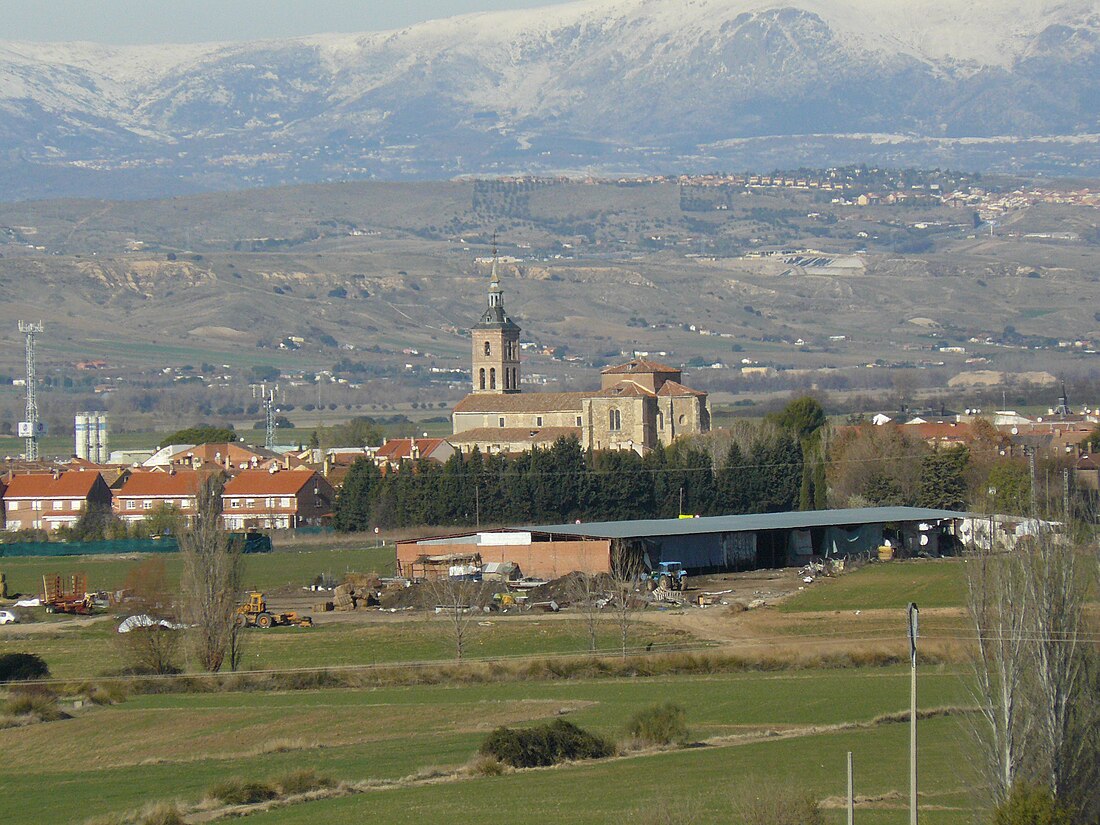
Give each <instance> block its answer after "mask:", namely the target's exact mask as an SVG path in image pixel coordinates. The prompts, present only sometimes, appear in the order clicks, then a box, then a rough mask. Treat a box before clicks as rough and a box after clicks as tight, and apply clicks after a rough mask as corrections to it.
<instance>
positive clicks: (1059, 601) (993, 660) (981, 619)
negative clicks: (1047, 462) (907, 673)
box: [968, 529, 1100, 822]
mask: <svg viewBox="0 0 1100 825" xmlns="http://www.w3.org/2000/svg"><path fill="white" fill-rule="evenodd" d="M1083 559H1084V554H1083V548H1082V547H1081V546H1080V545H1079V544H1076V543H1075V542H1073V541H1071V540H1070V538H1069V537H1068V535H1063V534H1060V533H1056V532H1054V531H1053V530H1050V529H1042V530H1040V531H1039V533H1038V534H1037V535H1034V536H1029V537H1027V541H1026V542H1021V543H1020V544H1019V545H1018V546H1017V547H1016V548H1014V549H1013V550H1011V551H1009V552H1004V553H999V554H994V553H990V552H987V551H976V552H975V554H974V555H973V556H972V557H971V558H970V560H969V562H968V585H969V608H970V615H971V618H972V621H973V624H974V628H975V631H976V636H977V643H976V646H975V651H976V655H975V675H976V679H975V694H976V699H977V701H978V705H979V708H980V710H981V716H982V719H981V724H978V725H976V726H975V729H974V731H975V733H976V734H977V738H978V741H979V743H980V744H981V745H982V747H983V750H984V752H985V754H986V757H987V760H986V767H987V769H988V773H989V779H990V781H991V785H992V787H993V790H994V795H995V798H996V799H997V801H998V802H1003V801H1004V800H1006V799H1007V798H1008V797H1009V795H1010V793H1011V792H1012V786H1013V785H1014V784H1017V783H1020V782H1032V783H1036V782H1037V783H1041V784H1043V785H1044V786H1046V787H1047V788H1048V789H1049V790H1050V793H1051V794H1052V795H1053V797H1054V798H1055V799H1056V800H1058V802H1059V803H1060V804H1062V805H1067V806H1069V807H1070V808H1072V809H1073V810H1074V811H1075V812H1076V814H1077V816H1078V818H1079V821H1082V822H1084V821H1092V819H1090V817H1095V813H1096V811H1097V810H1098V809H1100V791H1098V789H1097V782H1096V780H1097V773H1098V767H1097V766H1098V763H1100V737H1098V735H1097V732H1096V731H1097V727H1098V722H1100V716H1098V704H1100V696H1098V695H1097V693H1098V686H1097V680H1096V678H1095V673H1094V671H1095V664H1096V659H1097V651H1096V645H1095V644H1094V643H1093V642H1092V641H1090V639H1091V636H1090V634H1089V633H1088V618H1087V615H1086V613H1085V610H1084V604H1085V597H1086V594H1087V590H1088V582H1087V581H1086V580H1085V574H1084V570H1083Z"/></svg>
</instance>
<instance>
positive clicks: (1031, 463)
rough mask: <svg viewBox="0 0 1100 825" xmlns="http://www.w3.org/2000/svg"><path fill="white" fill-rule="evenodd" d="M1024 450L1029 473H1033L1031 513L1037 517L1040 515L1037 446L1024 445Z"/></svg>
mask: <svg viewBox="0 0 1100 825" xmlns="http://www.w3.org/2000/svg"><path fill="white" fill-rule="evenodd" d="M1024 452H1026V453H1027V468H1028V473H1029V474H1030V475H1031V515H1032V516H1033V517H1036V518H1037V517H1038V515H1039V492H1038V490H1036V481H1035V477H1036V474H1035V448H1034V447H1024Z"/></svg>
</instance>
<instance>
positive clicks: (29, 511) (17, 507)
mask: <svg viewBox="0 0 1100 825" xmlns="http://www.w3.org/2000/svg"><path fill="white" fill-rule="evenodd" d="M93 504H102V505H104V506H106V507H110V506H111V488H110V487H108V486H107V482H105V481H104V480H103V476H101V475H100V474H99V473H97V472H95V471H94V470H89V471H83V472H82V471H80V470H70V471H69V472H67V473H59V472H53V473H36V474H32V475H22V476H14V477H13V478H12V479H11V480H10V481H9V482H8V489H7V490H5V491H4V513H5V518H6V527H7V529H8V530H11V531H13V532H14V531H16V530H56V529H57V528H58V527H61V526H70V527H71V526H72V525H74V524H76V523H77V521H79V520H80V517H81V516H82V515H84V513H86V512H87V511H88V508H89V507H90V506H92V505H93Z"/></svg>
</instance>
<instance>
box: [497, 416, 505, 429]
mask: <svg viewBox="0 0 1100 825" xmlns="http://www.w3.org/2000/svg"><path fill="white" fill-rule="evenodd" d="M497 423H498V425H499V426H501V427H503V426H504V416H503V415H502V416H501V417H500V418H498V419H497Z"/></svg>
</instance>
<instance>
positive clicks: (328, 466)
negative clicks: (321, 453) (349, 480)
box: [321, 455, 332, 478]
mask: <svg viewBox="0 0 1100 825" xmlns="http://www.w3.org/2000/svg"><path fill="white" fill-rule="evenodd" d="M331 472H332V459H331V458H330V457H329V456H328V455H326V456H325V462H324V464H323V465H322V469H321V475H323V476H324V477H325V478H328V476H329V473H331Z"/></svg>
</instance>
